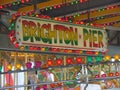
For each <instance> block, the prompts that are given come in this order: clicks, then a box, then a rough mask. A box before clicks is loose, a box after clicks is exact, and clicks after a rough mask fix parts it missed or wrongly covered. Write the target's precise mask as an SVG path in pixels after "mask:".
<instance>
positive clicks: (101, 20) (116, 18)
mask: <svg viewBox="0 0 120 90" xmlns="http://www.w3.org/2000/svg"><path fill="white" fill-rule="evenodd" d="M118 20H120V16H115V17H111V18H105V19H100V20H97V21H95V22H93V23H97V24H103V23H109V22H113V21H118Z"/></svg>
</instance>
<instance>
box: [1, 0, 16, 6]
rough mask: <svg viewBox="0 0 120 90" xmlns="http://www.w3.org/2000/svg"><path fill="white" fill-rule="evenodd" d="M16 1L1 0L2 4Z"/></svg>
mask: <svg viewBox="0 0 120 90" xmlns="http://www.w3.org/2000/svg"><path fill="white" fill-rule="evenodd" d="M12 2H16V0H0V5H4V4H8V3H12Z"/></svg>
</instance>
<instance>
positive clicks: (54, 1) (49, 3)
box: [19, 0, 69, 12]
mask: <svg viewBox="0 0 120 90" xmlns="http://www.w3.org/2000/svg"><path fill="white" fill-rule="evenodd" d="M66 2H69V0H66ZM61 3H63V0H50V1H47V2H43V3H39V4H37V8H39V9H41V8H45V7H49V6H53V5H59V4H61ZM30 10H34V8H33V5H32V6H27V7H23V8H20V9H19V11H20V12H27V11H30Z"/></svg>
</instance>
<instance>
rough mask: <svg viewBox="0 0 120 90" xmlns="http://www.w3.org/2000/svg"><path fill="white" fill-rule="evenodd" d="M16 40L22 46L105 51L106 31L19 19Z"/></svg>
mask: <svg viewBox="0 0 120 90" xmlns="http://www.w3.org/2000/svg"><path fill="white" fill-rule="evenodd" d="M15 30H16V38H17V41H18V42H19V43H20V44H21V45H28V46H31V45H32V46H44V47H45V46H46V47H59V48H67V49H75V50H77V49H80V50H93V51H105V50H106V48H107V39H106V31H105V30H102V29H98V28H92V27H86V26H80V25H76V24H70V23H64V22H63V23H61V22H57V21H52V20H44V19H39V18H34V17H19V18H18V19H17V21H16V28H15Z"/></svg>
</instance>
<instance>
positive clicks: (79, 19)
mask: <svg viewBox="0 0 120 90" xmlns="http://www.w3.org/2000/svg"><path fill="white" fill-rule="evenodd" d="M118 12H120V7H115V8H113V9H108V10H107V9H106V10H104V11H100V12H99V11H95V12H91V13H90V18H94V17H100V16H104V15H109V14H114V13H118ZM87 18H88V17H87V13H86V14H83V15H80V16H76V17H75V18H74V21H81V20H85V19H87Z"/></svg>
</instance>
